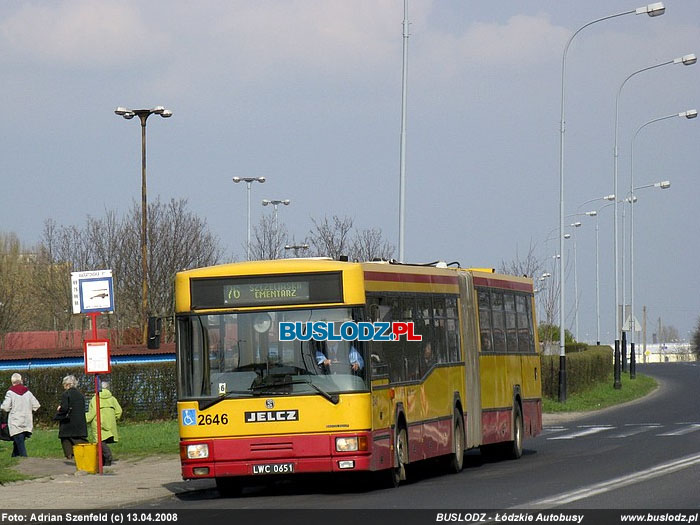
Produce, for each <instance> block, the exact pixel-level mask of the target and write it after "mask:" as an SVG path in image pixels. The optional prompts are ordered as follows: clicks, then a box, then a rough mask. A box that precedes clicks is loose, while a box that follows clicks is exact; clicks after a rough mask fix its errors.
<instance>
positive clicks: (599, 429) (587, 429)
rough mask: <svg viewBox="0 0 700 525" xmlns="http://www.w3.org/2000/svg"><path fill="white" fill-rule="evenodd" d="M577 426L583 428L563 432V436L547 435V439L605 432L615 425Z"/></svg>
mask: <svg viewBox="0 0 700 525" xmlns="http://www.w3.org/2000/svg"><path fill="white" fill-rule="evenodd" d="M579 428H583V430H579V431H577V432H572V433H571V434H564V435H563V436H554V437H549V438H547V439H576V438H578V437H582V436H590V435H591V434H597V433H599V432H605V431H606V430H612V429H614V428H615V427H611V426H584V427H579Z"/></svg>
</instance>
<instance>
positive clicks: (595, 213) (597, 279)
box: [576, 194, 615, 346]
mask: <svg viewBox="0 0 700 525" xmlns="http://www.w3.org/2000/svg"><path fill="white" fill-rule="evenodd" d="M614 200H615V195H614V194H611V195H605V196H603V197H596V198H595V199H588V200H587V201H585V202H582V203H581V204H579V205H578V208H576V210H577V212H578V210H580V209H581V208H582V207H583V206H585V205H586V204H589V203H591V202H595V201H614ZM608 206H612V203H610V204H609V205H608ZM603 207H605V206H603ZM580 215H586V216H588V217H595V218H596V221H595V304H596V310H595V311H596V345H597V346H600V284H599V283H600V272H599V265H598V211H597V210H592V211H587V212H585V213H582V214H580Z"/></svg>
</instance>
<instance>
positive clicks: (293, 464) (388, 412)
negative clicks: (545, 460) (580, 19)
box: [175, 259, 542, 493]
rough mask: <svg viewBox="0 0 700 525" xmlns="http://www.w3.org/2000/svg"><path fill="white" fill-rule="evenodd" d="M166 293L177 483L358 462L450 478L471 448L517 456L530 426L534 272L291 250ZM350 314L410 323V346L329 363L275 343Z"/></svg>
mask: <svg viewBox="0 0 700 525" xmlns="http://www.w3.org/2000/svg"><path fill="white" fill-rule="evenodd" d="M175 296H176V306H175V310H176V313H175V315H176V334H177V337H176V339H177V387H178V418H179V428H180V453H181V461H182V476H183V478H184V479H199V478H215V479H216V483H217V487H218V488H219V489H220V491H221V492H222V493H235V492H238V491H239V490H240V488H241V487H242V485H243V484H245V482H246V478H249V477H254V476H256V477H264V476H276V475H292V476H293V475H296V474H302V473H313V472H337V473H342V472H357V471H364V472H377V473H378V474H377V476H378V477H380V478H381V477H383V478H384V479H385V480H386V481H387V483H388V484H389V485H394V486H396V485H398V484H399V483H400V482H401V481H402V480H405V479H406V465H408V464H409V463H413V462H416V461H420V460H424V459H428V458H434V457H438V456H442V457H444V459H445V461H444V462H442V463H443V464H444V465H445V467H446V470H449V471H452V472H458V471H460V470H461V469H462V466H463V461H464V452H465V450H466V449H470V448H474V447H487V448H488V449H490V450H492V451H493V450H498V451H500V452H502V453H503V454H504V455H506V456H510V457H512V458H519V457H520V456H521V454H522V448H523V439H524V438H525V437H528V436H535V435H537V434H538V433H539V432H540V431H541V427H542V405H541V384H540V375H541V374H540V356H539V353H538V348H539V345H538V341H537V331H536V322H535V305H534V296H533V286H532V281H531V280H530V279H526V278H522V277H514V276H508V275H500V274H496V273H494V272H493V271H492V270H489V269H461V268H454V267H447V265H444V264H433V265H409V264H395V263H387V262H366V263H353V262H347V261H334V260H330V259H287V260H277V261H254V262H242V263H233V264H225V265H220V266H213V267H208V268H201V269H196V270H189V271H184V272H180V273H178V274H177V276H176V279H175ZM348 321H351V322H356V323H365V324H367V323H373V324H377V325H380V324H382V323H393V322H412V323H413V327H414V330H415V334H417V335H420V337H421V340H420V341H417V340H407V339H405V338H400V339H398V340H391V339H388V340H387V338H384V340H368V341H361V340H359V339H358V340H355V341H351V342H347V341H345V342H342V343H339V345H345V347H344V352H345V353H344V357H343V358H336V360H334V361H333V365H330V366H328V367H327V366H326V364H327V363H330V362H331V360H330V358H328V360H326V359H327V356H326V354H327V350H328V347H327V346H326V347H322V345H323V344H324V343H322V342H320V341H317V340H315V339H313V338H312V339H310V340H307V341H303V340H298V339H297V340H284V338H282V337H280V325H281V324H283V323H297V324H299V325H302V326H305V325H306V323H313V322H328V323H330V322H333V323H335V324H336V325H337V324H339V323H343V322H348ZM325 344H327V343H325ZM353 352H354V354H353V355H354V357H353V358H350V357H349V353H353ZM358 354H359V357H358ZM351 359H352V361H353V362H352V364H351V363H350V360H351ZM331 367H332V370H331ZM438 463H440V462H438Z"/></svg>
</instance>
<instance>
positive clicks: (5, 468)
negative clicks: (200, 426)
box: [0, 420, 179, 485]
mask: <svg viewBox="0 0 700 525" xmlns="http://www.w3.org/2000/svg"><path fill="white" fill-rule="evenodd" d="M178 442H179V437H178V428H177V421H175V420H173V421H149V422H143V423H123V424H121V425H119V442H118V443H114V444H113V445H110V448H111V449H112V453H113V454H114V457H115V458H116V459H124V458H139V457H145V456H154V455H163V454H178V453H179V450H178ZM26 445H27V453H28V454H29V456H31V457H35V458H36V457H38V458H57V459H59V458H62V457H63V449H61V442H60V441H59V439H58V428H57V427H35V428H34V433H33V434H32V437H31V438H30V439H28V440H27V441H26ZM11 454H12V442H11V441H0V485H1V484H3V483H7V482H10V481H18V480H21V479H27V476H23V475H22V474H20V473H18V472H16V471H15V470H13V469H12V468H11V467H12V466H13V465H16V464H17V462H18V461H20V459H19V458H12V457H10V456H11Z"/></svg>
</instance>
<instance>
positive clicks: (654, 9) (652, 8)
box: [559, 2, 666, 402]
mask: <svg viewBox="0 0 700 525" xmlns="http://www.w3.org/2000/svg"><path fill="white" fill-rule="evenodd" d="M665 11H666V8H665V7H664V4H663V2H655V3H653V4H649V5H647V6H644V7H639V8H637V9H633V10H631V11H624V12H622V13H617V14H614V15H608V16H605V17H602V18H598V19H596V20H593V21H591V22H588V23H587V24H585V25H583V26H581V27H580V28H579V29H577V30H576V31H575V32H574V34H572V35H571V37H570V38H569V40H568V41H567V43H566V46H565V47H564V53H563V55H562V60H561V118H560V121H559V136H560V141H559V254H560V258H559V288H560V290H559V332H560V333H559V401H560V402H565V401H566V354H565V351H566V349H565V338H564V133H565V129H566V128H565V119H564V93H565V89H564V86H565V78H566V55H567V53H568V51H569V46H570V45H571V42H572V41H573V39H574V37H576V35H578V34H579V33H580V32H581V31H582V30H583V29H585V28H587V27H589V26H591V25H593V24H595V23H597V22H602V21H604V20H610V19H611V18H616V17H619V16H624V15H632V14H635V15H640V14H647V15H649V16H651V17H655V16H659V15H662V14H664V12H665Z"/></svg>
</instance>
